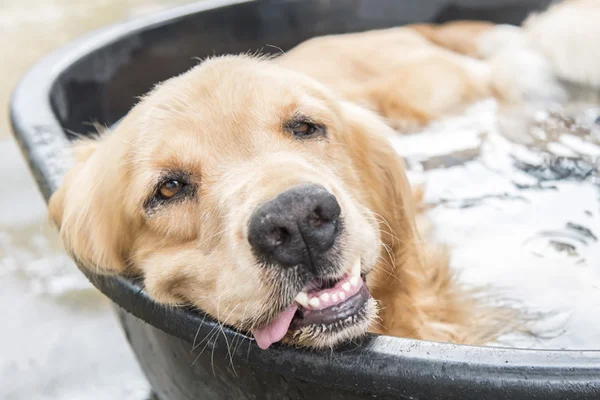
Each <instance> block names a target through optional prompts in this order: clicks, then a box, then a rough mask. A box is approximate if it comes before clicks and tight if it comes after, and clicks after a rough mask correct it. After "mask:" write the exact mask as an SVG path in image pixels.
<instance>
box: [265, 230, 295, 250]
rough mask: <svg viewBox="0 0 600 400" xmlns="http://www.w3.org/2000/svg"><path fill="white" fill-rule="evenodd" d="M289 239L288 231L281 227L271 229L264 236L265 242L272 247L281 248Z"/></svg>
mask: <svg viewBox="0 0 600 400" xmlns="http://www.w3.org/2000/svg"><path fill="white" fill-rule="evenodd" d="M289 237H290V233H289V232H288V230H287V229H285V228H281V227H276V228H273V229H272V230H271V231H270V232H269V233H268V234H267V235H266V239H267V242H268V244H269V245H270V246H272V247H277V246H281V245H282V244H283V243H285V242H286V241H287V240H288V239H289Z"/></svg>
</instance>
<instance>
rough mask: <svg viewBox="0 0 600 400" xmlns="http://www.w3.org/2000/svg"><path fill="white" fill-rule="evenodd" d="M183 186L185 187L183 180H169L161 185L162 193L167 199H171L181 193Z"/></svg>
mask: <svg viewBox="0 0 600 400" xmlns="http://www.w3.org/2000/svg"><path fill="white" fill-rule="evenodd" d="M181 188H183V184H182V183H181V182H179V181H176V180H171V181H167V182H165V183H163V184H162V186H161V187H160V195H161V196H162V197H164V198H165V199H170V198H172V197H174V196H175V195H176V194H177V193H179V192H180V191H181Z"/></svg>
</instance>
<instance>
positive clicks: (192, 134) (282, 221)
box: [49, 2, 597, 349]
mask: <svg viewBox="0 0 600 400" xmlns="http://www.w3.org/2000/svg"><path fill="white" fill-rule="evenodd" d="M569 4H570V5H571V6H570V7H575V6H578V5H573V4H574V3H573V2H567V3H566V5H562V4H561V5H559V6H556V7H566V8H568V7H569ZM560 12H561V10H560V9H558V11H557V9H556V8H551V9H550V10H548V11H547V12H546V13H545V14H543V13H542V14H541V15H536V16H532V17H531V18H530V19H529V20H528V21H527V22H526V23H525V24H524V25H523V26H522V27H509V26H501V25H494V24H491V23H487V22H480V21H458V22H451V23H447V24H443V25H433V24H415V25H408V26H404V27H398V28H391V29H384V30H376V31H370V32H362V33H351V34H344V35H334V36H326V37H319V38H314V39H311V40H308V41H306V42H304V43H302V44H300V45H298V46H297V47H296V48H294V49H292V50H291V51H289V52H287V53H285V54H283V55H280V56H278V57H274V58H273V57H260V56H251V55H227V56H220V57H214V58H210V59H207V60H205V61H203V62H202V63H201V64H200V65H198V66H196V67H194V68H192V69H191V70H189V71H188V72H186V73H184V74H182V75H180V76H177V77H173V78H171V79H169V80H167V81H165V82H162V83H160V84H158V85H157V86H156V87H155V88H154V89H153V90H152V91H151V92H150V93H149V94H147V95H146V96H144V97H143V98H142V99H141V100H140V101H139V102H138V103H137V104H136V105H135V106H134V107H133V109H132V110H131V111H130V112H129V113H128V114H127V116H126V117H125V118H124V119H123V120H122V121H121V122H120V124H119V125H118V126H117V127H116V128H115V129H114V130H112V131H111V132H108V133H105V134H103V135H101V136H100V137H99V138H95V139H83V140H80V141H78V142H76V143H75V144H74V145H73V156H74V160H75V165H74V166H73V167H72V168H71V170H70V171H69V172H68V174H67V175H66V176H65V179H64V182H63V183H62V185H61V187H60V188H59V189H58V190H57V191H56V192H55V193H54V195H53V196H52V198H51V200H50V203H49V212H50V215H51V217H52V219H53V220H54V221H55V222H56V224H57V226H58V227H59V229H60V235H61V238H62V240H63V242H64V244H65V248H66V249H67V251H68V252H69V253H70V254H71V255H72V257H73V258H74V259H76V260H77V261H78V262H79V264H80V265H82V266H83V267H85V268H89V269H92V270H94V271H96V272H97V273H100V274H118V275H122V276H142V277H143V284H144V289H145V290H146V292H147V293H148V294H149V295H150V296H151V297H152V298H153V299H155V300H156V301H157V302H159V303H163V304H167V305H177V304H191V305H193V306H194V307H196V308H198V309H200V310H202V311H204V312H205V313H207V314H208V315H210V316H212V317H214V318H215V319H217V320H218V321H220V322H221V323H223V324H226V325H229V326H231V327H233V328H235V329H237V330H239V331H242V332H251V333H252V334H253V336H254V338H255V339H256V342H257V344H258V346H259V347H261V348H263V349H266V348H268V347H269V346H270V345H272V344H273V343H276V342H280V341H281V342H283V343H286V344H289V345H294V346H304V347H313V348H327V347H333V346H336V345H338V344H340V343H343V342H345V341H347V340H351V339H355V338H358V337H360V336H362V335H364V334H365V333H366V332H368V331H370V332H374V333H379V334H386V335H393V336H400V337H407V338H415V339H422V340H433V341H443V342H452V343H467V344H485V343H489V342H490V341H493V340H495V339H496V338H497V337H498V336H499V335H501V334H503V333H505V332H508V331H511V330H514V329H518V327H519V324H520V322H519V315H518V312H516V311H515V310H512V309H509V308H504V307H500V306H496V305H494V304H490V303H489V302H486V301H485V299H482V298H481V296H477V295H476V294H474V293H472V292H470V291H468V290H466V289H464V288H462V287H461V285H460V284H459V283H458V282H457V280H456V278H455V277H454V275H453V273H452V271H451V270H450V268H449V254H448V252H447V251H446V249H445V248H444V247H443V246H442V245H441V244H436V243H433V242H431V241H430V240H428V238H427V237H426V235H424V234H423V232H422V231H420V228H419V227H418V226H417V220H418V219H419V213H420V204H419V200H420V197H421V193H420V192H419V191H418V190H415V191H413V190H412V189H411V187H410V185H409V182H408V180H407V177H406V174H405V165H404V162H403V160H402V159H401V158H400V157H399V156H398V155H397V154H396V153H395V151H394V150H393V149H392V147H391V145H390V144H389V141H388V139H389V138H390V137H393V135H397V134H398V131H400V132H406V133H409V132H412V131H414V130H415V129H417V128H418V127H421V126H424V125H426V124H428V123H429V122H431V121H432V120H435V119H437V118H440V117H443V116H445V115H448V114H452V113H456V112H457V111H459V110H460V109H461V108H462V107H465V106H467V105H469V104H471V103H473V102H474V101H477V100H479V99H483V98H486V97H496V98H497V99H499V100H500V101H502V102H504V103H506V104H519V103H523V102H537V101H541V102H546V101H565V99H566V96H567V94H566V92H565V90H564V88H563V86H562V85H561V83H560V78H561V77H564V76H569V74H568V73H565V72H564V71H563V69H562V67H561V65H562V64H561V63H560V62H558V61H556V60H554V59H553V58H552V56H550V55H549V54H548V51H550V52H552V54H557V53H559V51H557V50H556V49H557V47H556V46H555V47H554V50H553V49H549V48H546V47H544V46H545V45H544V43H545V42H544V41H543V39H544V35H543V34H539V31H540V29H541V31H542V33H544V32H546V31H547V30H548V29H547V28H544V24H545V23H546V22H545V21H546V20H545V18H554V14H553V13H560ZM540 27H541V28H540ZM538 28H539V29H538ZM556 36H558V35H556ZM567 36H568V35H567ZM557 40H559V39H557ZM566 42H567V39H564V38H563V40H562V43H566ZM594 65H596V64H594ZM556 66H558V68H556ZM568 69H569V68H568V67H566V68H565V70H568ZM557 71H558V72H557ZM586 76H587V75H586ZM590 76H591V75H590ZM579 78H580V76H579ZM592 79H597V78H596V77H595V76H594V77H592Z"/></svg>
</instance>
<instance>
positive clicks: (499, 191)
mask: <svg viewBox="0 0 600 400" xmlns="http://www.w3.org/2000/svg"><path fill="white" fill-rule="evenodd" d="M173 3H174V2H173V1H170V2H169V1H168V0H163V1H148V0H128V1H117V0H89V1H86V2H77V3H75V2H71V1H68V0H54V1H51V0H20V1H18V2H17V1H16V0H15V1H6V0H4V1H2V2H0V35H1V37H0V39H1V40H0V46H1V48H2V50H3V51H2V53H1V54H3V55H4V57H6V59H5V60H3V61H4V62H3V63H2V65H3V67H2V72H3V74H4V75H3V79H2V80H0V96H1V101H2V102H3V105H4V107H5V109H6V107H7V102H8V96H9V92H10V90H11V89H12V87H13V85H14V84H15V82H16V80H17V79H18V78H19V76H20V75H21V73H22V72H23V71H24V70H25V69H26V68H27V67H28V66H29V65H31V63H32V62H34V61H35V60H36V59H37V58H39V57H40V56H42V55H43V54H45V53H47V52H48V51H50V50H51V49H53V48H55V47H57V46H59V45H61V44H63V43H65V42H66V41H68V40H71V39H73V38H74V37H77V36H79V35H81V34H82V33H84V31H87V30H89V29H92V28H94V27H98V26H100V25H103V24H106V23H108V22H112V21H113V20H115V19H122V18H125V17H127V16H128V15H129V14H128V13H131V12H146V11H147V10H148V9H147V7H150V8H152V9H153V8H155V7H156V8H158V7H162V6H165V5H172V4H173ZM140 7H144V9H141V8H140ZM140 10H141V11H140ZM5 115H6V113H0V118H4V119H2V120H0V178H1V181H2V183H3V188H4V190H3V191H2V198H1V199H0V317H1V318H2V320H3V321H4V325H3V326H4V328H3V329H2V333H0V354H1V355H2V356H1V357H0V398H2V399H7V400H9V399H44V400H45V399H48V400H50V399H63V400H64V399H77V400H87V399H89V400H98V399H111V400H112V399H132V400H133V399H136V400H137V399H140V400H141V399H144V398H145V397H146V396H147V393H148V385H147V382H146V381H145V380H144V378H143V376H142V373H141V371H140V370H139V368H138V366H137V364H136V362H135V360H134V358H133V355H132V353H131V351H130V349H129V348H128V346H127V344H126V342H125V339H124V336H123V334H122V332H121V331H120V328H119V326H118V323H117V321H116V319H115V317H114V315H113V313H112V311H111V308H110V304H109V302H108V301H107V300H106V299H105V298H104V297H102V296H101V295H100V294H98V293H97V292H96V291H95V290H94V289H93V288H92V287H91V286H90V284H89V283H88V282H87V281H86V280H85V278H83V276H82V275H81V274H80V273H79V272H78V271H77V269H76V268H75V266H74V265H73V264H72V263H71V262H70V261H69V259H68V258H67V257H66V256H65V255H64V254H63V252H62V251H61V248H60V246H59V243H58V240H57V238H56V233H55V231H54V229H53V228H52V227H51V226H49V224H48V223H47V220H46V209H45V205H44V203H43V201H42V199H41V196H40V195H39V194H38V192H37V190H36V188H35V185H34V182H33V180H32V178H31V177H30V174H29V172H28V171H27V168H26V166H25V163H24V162H23V161H22V157H21V155H20V154H19V152H18V150H17V147H16V145H15V144H14V142H13V141H12V140H11V139H10V138H9V135H8V129H9V128H8V121H7V120H6V117H5ZM598 115H600V109H598V108H596V107H595V106H594V105H590V104H579V105H573V106H572V107H569V108H567V109H563V108H559V107H558V108H550V109H547V108H545V109H535V108H534V109H531V110H521V111H518V112H511V111H510V110H499V109H498V105H497V104H496V102H495V101H493V100H488V101H484V102H481V103H479V104H476V105H474V106H472V107H471V108H469V110H467V111H466V112H465V113H464V114H463V115H461V116H459V117H455V118H448V119H446V120H443V121H440V122H438V123H435V124H433V125H431V126H430V127H428V128H426V129H425V130H424V131H423V132H421V133H419V134H417V135H408V136H398V137H397V138H395V139H394V140H393V144H394V146H395V147H396V148H397V150H398V152H399V153H400V154H402V155H404V156H406V157H407V159H408V161H409V165H410V171H409V175H410V178H411V180H413V181H414V182H415V183H420V182H425V183H426V188H427V190H426V199H425V200H426V202H427V203H428V205H429V206H430V209H429V211H428V216H429V217H430V219H431V221H432V222H433V224H434V231H433V234H434V235H435V236H436V237H437V238H438V239H440V240H443V241H445V242H447V243H448V244H450V245H451V246H452V247H453V259H452V266H453V268H455V269H456V270H458V271H459V272H460V273H461V280H462V281H463V282H464V283H465V284H467V285H480V284H492V285H493V287H494V289H495V290H496V291H499V292H501V293H502V295H503V296H504V297H506V298H509V299H513V300H515V301H518V302H520V303H521V304H522V305H523V306H524V307H526V308H528V309H530V310H533V311H540V312H552V316H551V318H547V319H545V320H543V321H542V322H540V323H539V325H540V326H539V328H540V330H541V331H544V330H546V331H552V334H551V335H547V336H544V338H533V337H521V336H509V337H505V338H502V340H503V343H504V344H508V345H518V346H525V347H537V348H571V349H584V348H596V349H598V348H600V339H598V338H600V323H598V322H597V321H600V307H598V306H597V305H598V304H600V243H599V241H600V177H599V171H598V170H599V164H598V157H600V126H599V125H598V124H597V123H596V122H595V120H596V118H597V117H598Z"/></svg>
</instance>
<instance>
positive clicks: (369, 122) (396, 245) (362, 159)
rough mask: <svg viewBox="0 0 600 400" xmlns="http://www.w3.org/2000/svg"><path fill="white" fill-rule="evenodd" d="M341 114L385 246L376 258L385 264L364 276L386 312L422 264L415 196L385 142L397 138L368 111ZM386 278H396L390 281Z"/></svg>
mask: <svg viewBox="0 0 600 400" xmlns="http://www.w3.org/2000/svg"><path fill="white" fill-rule="evenodd" d="M343 109H344V114H345V120H346V130H345V132H344V139H343V140H344V141H345V142H346V143H345V146H346V151H348V152H349V153H350V157H351V162H352V164H353V166H354V169H355V171H356V173H357V174H358V177H359V185H360V187H361V190H360V192H361V193H362V196H364V197H363V202H365V203H366V204H367V206H368V208H369V209H370V210H371V211H372V212H373V213H374V215H375V217H376V218H377V220H378V224H379V232H380V235H381V241H382V242H383V245H384V246H383V247H382V253H381V257H382V259H384V260H385V262H379V263H378V266H377V268H376V270H375V271H373V273H371V274H369V278H368V284H369V289H370V290H371V292H372V294H373V297H375V298H377V299H378V300H380V301H382V302H383V303H384V304H386V307H389V308H390V310H391V309H392V308H393V307H392V303H391V301H392V300H390V299H400V298H401V295H400V293H405V292H407V291H408V290H410V289H409V288H410V287H412V286H414V284H413V283H412V282H413V281H414V279H415V278H414V277H413V276H411V275H412V273H413V271H415V267H416V268H419V267H418V266H420V265H422V259H421V257H422V251H420V247H419V246H420V243H421V241H420V238H419V235H418V232H417V227H416V220H415V218H416V215H415V214H416V207H415V199H416V196H415V195H413V193H412V191H411V187H410V184H409V182H408V178H407V176H406V173H405V165H404V160H403V159H402V158H401V157H400V155H399V154H398V153H396V151H395V150H394V148H393V147H392V145H391V143H390V142H389V139H390V138H391V137H392V136H393V135H397V133H396V132H395V131H394V130H393V129H392V128H390V127H389V126H388V125H387V124H386V123H385V122H384V121H383V119H382V118H381V117H379V116H378V115H377V114H375V113H373V112H371V111H368V110H366V109H363V108H362V107H359V106H356V105H353V104H347V103H346V104H344V105H343ZM408 266H411V267H409V268H407V267H408ZM390 276H392V277H396V278H397V279H392V280H391V281H390ZM390 312H391V311H390Z"/></svg>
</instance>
